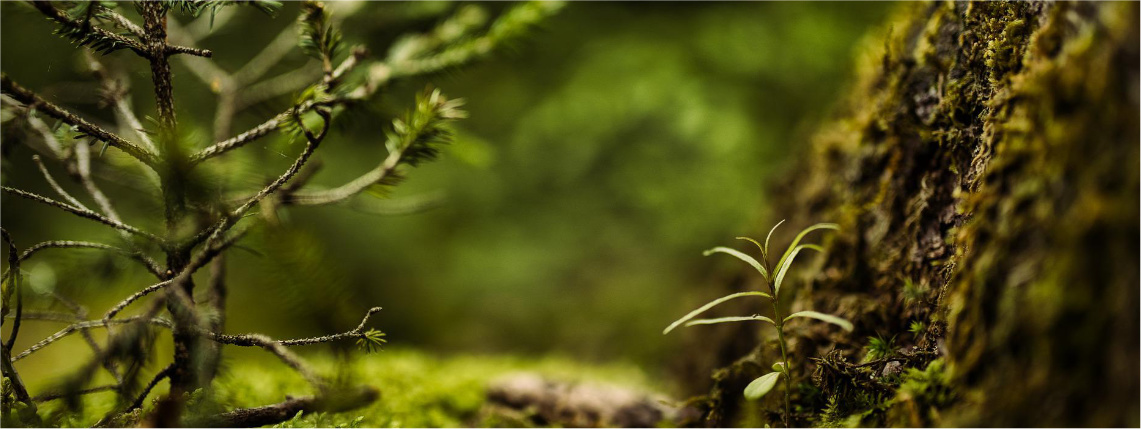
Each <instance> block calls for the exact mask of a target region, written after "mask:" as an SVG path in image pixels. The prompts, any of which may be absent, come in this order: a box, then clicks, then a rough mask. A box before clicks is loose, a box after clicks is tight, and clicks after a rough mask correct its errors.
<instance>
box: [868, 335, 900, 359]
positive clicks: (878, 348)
mask: <svg viewBox="0 0 1141 429" xmlns="http://www.w3.org/2000/svg"><path fill="white" fill-rule="evenodd" d="M865 349H866V350H867V351H868V353H867V355H865V357H864V360H867V361H873V360H876V359H883V358H885V357H888V356H891V354H892V353H895V336H892V337H891V338H888V337H884V336H876V337H868V346H867V347H865Z"/></svg>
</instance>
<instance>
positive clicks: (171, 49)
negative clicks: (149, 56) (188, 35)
mask: <svg viewBox="0 0 1141 429" xmlns="http://www.w3.org/2000/svg"><path fill="white" fill-rule="evenodd" d="M166 54H167V55H177V54H190V55H193V56H196V57H203V58H210V57H212V56H214V52H212V51H210V50H209V49H199V48H191V47H188V46H175V45H167V46H166Z"/></svg>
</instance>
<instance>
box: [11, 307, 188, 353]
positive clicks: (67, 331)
mask: <svg viewBox="0 0 1141 429" xmlns="http://www.w3.org/2000/svg"><path fill="white" fill-rule="evenodd" d="M17 320H19V319H17ZM139 322H145V323H150V324H153V325H158V326H164V327H169V326H170V321H168V320H164V319H158V318H154V317H150V316H131V317H127V318H124V319H102V320H87V321H83V322H79V323H73V324H71V325H69V326H68V327H66V328H63V329H61V330H59V332H56V333H54V334H52V335H50V336H48V337H47V338H44V339H42V340H40V342H38V343H35V344H33V345H32V346H31V347H28V349H27V350H24V351H23V352H20V354H18V355H16V356H13V357H12V361H13V362H15V361H18V360H20V359H23V358H26V357H28V355H30V354H32V353H35V352H37V351H39V350H42V349H43V348H44V347H47V346H49V345H51V344H52V343H54V342H56V341H59V340H61V339H63V338H64V337H67V336H68V335H71V334H73V333H75V332H76V331H79V330H82V329H94V328H103V327H107V326H114V325H125V324H129V323H139Z"/></svg>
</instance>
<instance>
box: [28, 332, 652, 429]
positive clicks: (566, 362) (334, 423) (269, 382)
mask: <svg viewBox="0 0 1141 429" xmlns="http://www.w3.org/2000/svg"><path fill="white" fill-rule="evenodd" d="M353 355H354V356H353V359H354V361H351V362H350V361H344V360H341V359H339V358H336V357H335V356H333V355H331V354H317V355H312V356H307V359H308V360H309V361H310V362H311V363H312V364H313V365H314V366H315V367H316V368H318V369H319V371H321V372H322V373H324V374H327V375H329V376H331V377H333V378H335V379H337V380H339V381H340V382H345V383H351V384H367V385H370V386H373V387H376V388H377V389H379V390H380V392H381V398H380V400H378V401H377V402H374V403H373V404H371V405H369V406H367V407H364V408H360V409H357V410H353V411H348V412H344V413H339V414H312V415H300V416H297V417H295V418H294V419H292V420H290V421H287V422H284V423H282V424H280V425H279V427H470V426H477V427H479V426H490V427H502V426H507V427H518V426H529V425H531V422H530V421H529V420H528V419H526V418H525V417H526V416H523V415H506V414H499V413H485V412H483V411H482V408H483V404H484V397H485V389H486V387H487V385H488V383H489V382H491V381H493V380H494V379H496V378H497V377H500V376H503V375H505V374H509V373H513V372H517V371H529V372H535V373H538V374H541V375H543V376H546V377H549V378H551V379H555V380H561V381H568V382H576V381H597V382H605V383H612V384H617V385H622V386H627V387H631V388H634V389H638V390H644V391H646V392H654V391H658V392H660V391H665V389H666V387H667V386H665V385H663V384H662V383H661V382H660V381H655V380H654V379H651V378H650V377H649V376H648V375H647V374H645V373H644V372H643V371H642V370H641V369H640V368H639V367H637V366H633V365H624V364H604V365H589V364H584V363H582V362H576V361H574V360H572V359H569V358H560V357H523V356H505V355H457V356H450V357H441V356H437V355H434V354H431V353H427V352H423V351H418V350H413V349H404V348H388V349H386V350H384V351H381V352H377V353H372V354H369V355H357V354H356V353H353ZM223 371H224V373H223V374H221V375H220V376H219V378H218V380H217V381H216V382H215V388H216V392H215V398H214V400H215V401H216V402H217V403H216V404H211V405H210V407H220V408H223V409H232V408H237V407H255V406H261V405H267V404H272V403H277V402H281V401H282V400H284V399H285V396H286V395H294V396H302V395H309V394H312V393H313V392H312V389H311V388H310V387H309V385H308V384H307V383H306V382H305V380H304V379H302V378H301V377H300V376H298V375H297V374H295V373H293V372H292V371H291V370H289V369H288V368H286V367H284V366H282V364H281V363H280V362H279V361H277V360H275V359H274V358H273V357H271V356H264V355H262V354H258V353H256V352H255V353H249V354H247V353H245V352H244V351H243V352H242V353H241V354H238V353H235V354H234V356H232V357H231V358H230V359H229V361H228V365H227V366H226V367H225V368H224V370H223ZM163 384H164V385H165V383H163ZM165 393H166V388H165V386H163V387H161V388H159V389H156V392H155V393H152V395H151V397H152V398H158V397H161V396H162V395H163V394H165ZM114 397H115V396H114V394H113V393H98V394H92V395H89V396H88V398H87V399H86V400H84V401H83V407H84V408H83V411H84V412H83V413H78V414H68V413H58V415H56V416H54V417H53V416H52V415H53V414H56V413H57V412H58V411H60V410H62V407H63V404H62V403H61V401H53V402H50V403H47V404H44V405H43V406H42V407H41V410H40V412H41V415H44V416H45V417H47V420H48V424H54V425H59V426H65V427H76V426H91V425H93V424H94V423H95V422H96V421H98V420H99V418H100V417H102V416H103V415H104V414H105V413H106V412H107V411H109V410H111V408H112V407H113V406H114V400H115V399H114ZM148 402H149V404H148V406H147V410H146V411H149V410H150V408H152V407H153V406H154V404H153V401H148ZM193 402H194V400H192V403H193ZM199 402H204V401H201V399H200V398H199ZM144 414H145V412H144Z"/></svg>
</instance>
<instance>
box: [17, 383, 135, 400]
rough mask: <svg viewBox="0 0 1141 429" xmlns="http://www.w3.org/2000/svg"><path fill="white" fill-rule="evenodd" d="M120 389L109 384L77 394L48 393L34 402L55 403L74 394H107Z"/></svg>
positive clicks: (35, 398)
mask: <svg viewBox="0 0 1141 429" xmlns="http://www.w3.org/2000/svg"><path fill="white" fill-rule="evenodd" d="M118 389H119V385H118V384H107V385H103V386H97V387H91V388H87V389H82V390H79V391H76V392H48V393H44V394H40V395H38V396H36V397H34V398H32V400H33V401H36V402H47V401H54V400H56V399H61V398H66V397H67V396H69V395H73V394H74V395H90V394H92V393H99V392H106V391H109V390H111V391H113V390H118Z"/></svg>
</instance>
